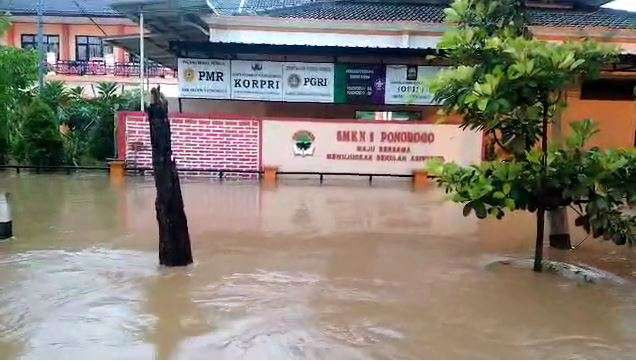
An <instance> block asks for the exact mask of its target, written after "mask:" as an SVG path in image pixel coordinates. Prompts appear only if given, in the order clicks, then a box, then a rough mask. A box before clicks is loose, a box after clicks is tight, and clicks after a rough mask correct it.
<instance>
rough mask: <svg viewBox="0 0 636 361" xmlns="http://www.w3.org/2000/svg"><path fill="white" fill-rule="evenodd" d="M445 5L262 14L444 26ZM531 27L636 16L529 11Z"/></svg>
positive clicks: (629, 21)
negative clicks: (410, 22)
mask: <svg viewBox="0 0 636 361" xmlns="http://www.w3.org/2000/svg"><path fill="white" fill-rule="evenodd" d="M445 7H446V6H445V5H438V4H421V3H420V4H416V3H410V2H402V3H398V2H393V3H386V2H383V3H380V2H361V1H351V0H345V1H329V2H311V3H305V4H302V5H298V6H293V7H287V8H279V9H274V10H266V11H260V12H259V14H260V15H263V16H270V17H279V18H300V19H327V20H364V21H419V22H425V23H441V22H443V21H444V8H445ZM528 17H529V20H530V24H531V25H538V26H556V27H586V26H592V27H607V28H617V29H626V28H633V27H634V26H636V13H635V12H629V11H622V10H614V9H606V8H597V9H592V10H585V9H574V10H570V9H529V10H528Z"/></svg>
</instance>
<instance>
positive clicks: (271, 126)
mask: <svg viewBox="0 0 636 361" xmlns="http://www.w3.org/2000/svg"><path fill="white" fill-rule="evenodd" d="M261 136H262V146H261V154H262V158H261V161H262V164H264V165H271V166H277V167H278V169H279V170H280V171H288V172H359V173H373V174H411V173H412V172H413V170H415V169H423V168H424V165H425V164H426V162H427V161H428V160H430V159H431V158H441V159H443V160H445V161H447V162H450V161H453V162H456V163H458V164H461V165H469V164H476V163H479V162H480V159H481V151H482V133H481V132H472V131H464V130H462V129H461V128H460V127H459V126H458V125H451V124H442V125H438V124H422V123H407V122H405V123H403V124H399V123H389V124H387V123H374V122H332V121H328V120H326V121H315V120H312V121H297V120H292V121H289V120H278V119H275V118H274V119H264V120H263V122H262V133H261Z"/></svg>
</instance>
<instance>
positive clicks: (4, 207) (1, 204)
mask: <svg viewBox="0 0 636 361" xmlns="http://www.w3.org/2000/svg"><path fill="white" fill-rule="evenodd" d="M8 198H9V197H7V194H6V193H0V239H7V238H10V237H12V236H13V224H12V220H11V208H10V206H9V199H8Z"/></svg>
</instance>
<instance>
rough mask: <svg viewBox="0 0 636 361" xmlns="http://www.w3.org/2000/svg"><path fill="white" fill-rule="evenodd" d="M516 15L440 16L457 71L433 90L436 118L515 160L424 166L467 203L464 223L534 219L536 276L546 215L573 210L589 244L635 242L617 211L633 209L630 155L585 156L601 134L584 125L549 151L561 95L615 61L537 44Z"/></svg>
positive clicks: (513, 9) (492, 5)
mask: <svg viewBox="0 0 636 361" xmlns="http://www.w3.org/2000/svg"><path fill="white" fill-rule="evenodd" d="M522 10H523V1H522V0H455V1H454V2H453V3H452V5H451V7H450V8H449V9H447V10H446V20H447V21H448V22H450V23H452V24H454V25H455V26H454V27H451V30H449V31H447V32H446V33H445V34H444V36H443V38H442V40H441V41H440V43H439V45H438V46H439V48H440V50H441V51H442V53H443V54H445V55H446V56H447V57H448V59H449V60H450V61H451V63H453V64H455V65H456V66H455V67H451V68H449V69H448V70H445V71H442V72H441V73H440V74H439V76H438V77H437V78H436V79H435V80H434V81H432V82H431V85H430V88H431V91H432V92H433V94H434V100H435V101H437V102H439V103H440V104H441V106H442V113H445V114H450V113H454V114H458V115H461V116H462V124H461V126H462V128H464V129H471V130H479V131H484V132H486V133H487V134H489V135H490V136H491V137H493V139H494V140H495V142H496V143H497V145H498V146H499V147H501V148H503V149H504V150H505V151H507V152H509V153H511V154H512V159H511V160H510V161H507V162H485V163H483V164H481V165H479V166H471V167H466V168H465V167H460V166H458V165H456V164H453V163H449V164H442V163H441V162H439V161H432V162H429V164H428V166H427V167H428V170H429V172H430V173H431V174H432V175H436V176H438V177H439V178H438V183H439V184H440V185H441V186H442V187H444V188H445V189H446V192H447V193H451V194H452V199H453V200H454V201H456V202H459V203H463V204H464V210H463V213H464V215H466V216H467V215H469V214H470V213H471V212H473V211H474V213H475V215H476V216H477V217H479V218H485V217H487V216H488V215H493V216H495V217H497V218H501V217H503V216H504V215H505V213H506V212H509V211H514V210H528V211H530V212H535V211H536V212H537V245H536V251H535V252H536V253H535V271H540V270H541V258H542V251H541V250H542V246H543V230H542V229H541V228H542V225H543V222H544V221H543V217H544V215H545V211H546V210H547V211H549V210H554V209H556V208H559V207H565V206H569V207H571V208H572V209H574V210H575V211H576V212H577V213H578V215H579V217H578V218H577V220H576V222H575V224H576V225H578V226H582V227H584V228H585V229H586V231H587V232H589V233H591V234H593V235H594V236H595V237H596V236H604V237H605V238H611V239H612V240H613V241H614V242H615V243H616V244H633V243H634V242H636V235H635V234H634V233H635V232H634V230H635V229H636V218H635V217H634V216H629V215H625V214H624V212H622V211H623V207H625V206H628V205H633V204H634V203H636V197H635V194H636V189H635V187H636V175H635V174H636V153H635V152H634V151H625V150H621V151H600V150H599V149H591V150H584V149H583V147H584V144H585V142H586V141H587V140H588V139H589V138H590V137H591V136H593V135H594V134H595V133H596V131H597V130H596V128H595V127H594V125H593V123H592V122H591V121H590V120H586V121H583V122H580V123H574V124H573V125H572V128H573V134H572V136H571V137H570V138H569V139H568V140H567V144H566V145H565V146H562V147H561V148H552V149H549V147H548V134H547V132H548V124H549V122H550V121H551V120H552V119H554V118H557V117H558V116H559V114H560V112H561V111H562V109H563V107H564V105H565V104H564V99H563V98H564V93H565V91H566V90H567V89H568V88H569V87H570V86H572V85H574V84H575V83H576V81H577V80H579V79H581V78H583V77H595V76H597V75H598V74H599V72H600V69H601V67H602V66H603V65H604V64H605V63H608V62H611V61H613V60H614V59H615V57H616V54H617V52H616V50H615V49H613V48H610V47H607V46H603V45H600V44H597V43H595V42H593V41H589V40H583V41H579V42H566V43H562V44H555V43H548V42H544V41H540V40H537V39H533V38H532V37H531V34H530V33H529V31H528V29H527V27H526V26H525V24H524V15H523V11H522ZM538 140H541V150H538V149H537V142H538Z"/></svg>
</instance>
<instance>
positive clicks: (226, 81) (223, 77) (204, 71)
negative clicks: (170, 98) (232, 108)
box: [178, 58, 230, 99]
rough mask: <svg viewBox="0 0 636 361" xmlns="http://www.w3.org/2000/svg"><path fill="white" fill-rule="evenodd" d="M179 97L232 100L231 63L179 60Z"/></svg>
mask: <svg viewBox="0 0 636 361" xmlns="http://www.w3.org/2000/svg"><path fill="white" fill-rule="evenodd" d="M178 64H179V68H178V70H179V96H180V97H183V98H206V99H230V62H229V60H217V59H186V58H179V60H178Z"/></svg>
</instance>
